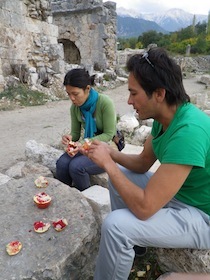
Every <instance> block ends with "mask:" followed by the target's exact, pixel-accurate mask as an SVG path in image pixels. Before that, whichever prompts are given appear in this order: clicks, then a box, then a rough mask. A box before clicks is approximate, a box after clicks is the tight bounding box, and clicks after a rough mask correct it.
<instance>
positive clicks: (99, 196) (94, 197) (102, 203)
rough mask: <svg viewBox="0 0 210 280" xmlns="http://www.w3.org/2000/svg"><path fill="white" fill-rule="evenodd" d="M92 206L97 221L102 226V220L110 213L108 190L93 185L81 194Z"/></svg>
mask: <svg viewBox="0 0 210 280" xmlns="http://www.w3.org/2000/svg"><path fill="white" fill-rule="evenodd" d="M82 194H83V195H84V196H85V198H86V199H87V200H88V201H89V203H90V205H91V206H92V208H93V210H94V213H95V214H96V217H97V220H98V221H99V223H100V224H102V222H103V220H104V219H105V217H106V216H107V214H108V213H110V211H111V205H110V197H109V190H108V189H107V188H103V187H101V186H98V185H94V186H92V187H90V188H88V189H86V190H84V191H83V192H82Z"/></svg>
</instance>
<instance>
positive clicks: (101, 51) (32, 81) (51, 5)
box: [0, 0, 116, 96]
mask: <svg viewBox="0 0 210 280" xmlns="http://www.w3.org/2000/svg"><path fill="white" fill-rule="evenodd" d="M69 64H79V65H83V66H85V67H87V69H88V70H93V69H94V70H100V71H103V70H105V69H107V68H109V69H113V70H115V66H116V4H115V3H114V2H105V3H102V0H91V1H86V0H12V1H11V0H1V1H0V92H1V91H2V90H4V89H5V88H7V87H8V86H14V85H15V83H17V81H18V82H21V83H26V84H28V85H29V86H30V87H34V89H38V90H40V91H43V92H45V93H47V94H50V95H52V96H62V94H63V93H64V91H63V88H62V81H63V77H64V75H65V72H66V70H67V69H68V68H69V67H68V66H69ZM49 88H50V90H49Z"/></svg>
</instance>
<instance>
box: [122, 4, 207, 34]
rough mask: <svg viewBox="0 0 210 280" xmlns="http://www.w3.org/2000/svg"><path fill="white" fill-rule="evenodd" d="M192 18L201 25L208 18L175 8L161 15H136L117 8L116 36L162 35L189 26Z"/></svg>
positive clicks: (133, 12)
mask: <svg viewBox="0 0 210 280" xmlns="http://www.w3.org/2000/svg"><path fill="white" fill-rule="evenodd" d="M194 16H195V23H196V24H197V23H198V22H200V23H202V22H204V21H207V18H208V16H207V15H200V14H197V15H194V14H191V13H188V12H186V11H184V10H182V9H177V8H173V9H170V10H168V11H166V12H162V13H149V14H148V13H147V14H143V13H138V12H136V11H133V10H130V9H129V10H127V9H124V8H117V24H118V26H117V36H118V37H136V36H139V35H141V34H142V33H143V32H147V31H150V30H155V31H157V32H162V33H164V34H166V33H169V32H174V31H178V30H180V29H181V28H185V27H187V26H189V25H191V24H192V22H193V18H194ZM131 19H132V20H131ZM131 22H132V23H133V26H132V24H131ZM154 23H155V24H154ZM128 27H129V28H128ZM151 27H152V29H151ZM137 33H138V35H137Z"/></svg>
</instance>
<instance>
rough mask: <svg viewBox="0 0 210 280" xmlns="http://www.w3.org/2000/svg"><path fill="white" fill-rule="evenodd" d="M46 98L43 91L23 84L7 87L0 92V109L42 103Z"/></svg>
mask: <svg viewBox="0 0 210 280" xmlns="http://www.w3.org/2000/svg"><path fill="white" fill-rule="evenodd" d="M48 99H49V98H48V97H47V95H46V94H45V93H43V92H40V91H38V90H31V89H29V88H28V87H27V86H24V85H19V86H17V87H9V88H8V89H6V90H4V91H3V92H1V93H0V109H1V110H7V109H13V108H15V107H18V106H24V107H26V106H36V105H43V104H45V103H46V102H47V101H48Z"/></svg>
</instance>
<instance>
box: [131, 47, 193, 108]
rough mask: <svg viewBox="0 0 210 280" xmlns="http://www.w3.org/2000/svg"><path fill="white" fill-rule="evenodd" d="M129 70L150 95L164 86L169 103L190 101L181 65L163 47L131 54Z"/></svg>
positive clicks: (177, 103)
mask: <svg viewBox="0 0 210 280" xmlns="http://www.w3.org/2000/svg"><path fill="white" fill-rule="evenodd" d="M127 70H128V71H129V72H131V73H132V74H133V75H134V77H135V79H136V80H137V81H138V83H139V85H140V86H141V87H142V88H143V89H144V91H145V92H146V94H147V96H148V97H151V96H152V93H153V92H154V91H155V90H156V89H158V88H164V89H165V90H166V95H165V98H166V102H167V104H169V105H174V104H176V105H179V104H183V103H186V102H190V97H189V95H187V93H186V91H185V89H184V85H183V81H182V72H181V68H180V66H179V65H178V64H177V63H176V62H175V61H174V60H173V59H172V58H170V57H169V56H168V54H167V52H166V51H165V50H164V49H163V48H158V47H157V48H152V49H150V50H149V51H148V52H145V53H143V54H135V55H133V56H131V57H130V58H129V60H128V61H127Z"/></svg>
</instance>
